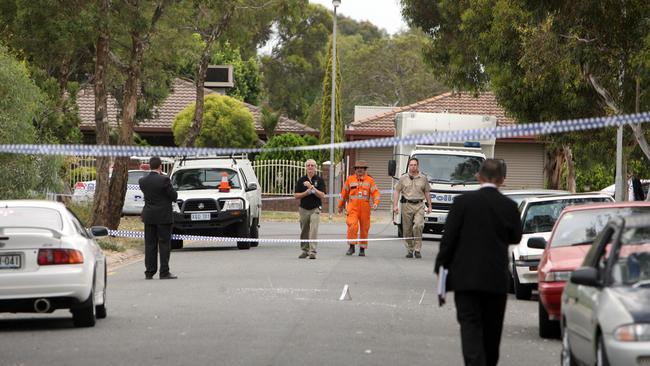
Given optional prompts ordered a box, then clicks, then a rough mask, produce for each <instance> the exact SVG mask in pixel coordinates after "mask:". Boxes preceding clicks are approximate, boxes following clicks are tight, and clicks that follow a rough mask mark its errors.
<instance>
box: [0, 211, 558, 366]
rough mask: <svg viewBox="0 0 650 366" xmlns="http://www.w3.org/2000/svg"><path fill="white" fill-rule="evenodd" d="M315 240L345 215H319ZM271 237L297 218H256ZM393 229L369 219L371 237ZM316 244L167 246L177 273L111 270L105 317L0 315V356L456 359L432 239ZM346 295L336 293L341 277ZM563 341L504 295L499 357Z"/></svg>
mask: <svg viewBox="0 0 650 366" xmlns="http://www.w3.org/2000/svg"><path fill="white" fill-rule="evenodd" d="M320 233H321V237H322V238H340V237H342V236H343V235H344V233H345V225H343V224H331V225H330V224H327V223H321V227H320ZM261 235H262V236H263V237H266V238H287V237H289V238H295V237H297V236H298V225H297V224H294V223H263V226H262V228H261ZM372 236H375V237H378V236H395V229H394V227H392V225H390V224H374V226H373V227H372V229H371V237H372ZM346 249H347V248H346V245H345V244H342V243H339V244H322V245H320V246H319V250H318V259H316V260H309V259H298V254H300V251H299V250H298V246H297V244H286V243H280V244H264V243H262V244H260V246H259V247H257V248H252V249H251V250H248V251H240V250H237V249H234V248H225V247H219V246H215V245H210V244H208V245H207V246H206V244H205V243H194V244H191V245H189V246H188V247H187V248H186V249H183V250H181V251H174V252H173V253H172V259H171V269H172V272H174V273H176V274H177V275H178V276H179V279H178V280H171V281H161V280H158V279H156V280H153V281H145V280H144V274H143V270H144V265H143V263H142V261H138V262H135V263H132V264H130V265H127V266H123V267H120V268H117V269H114V270H113V271H112V272H111V274H110V276H109V286H110V287H109V302H108V318H106V319H102V320H98V322H97V325H96V326H95V327H94V328H85V329H77V328H73V327H72V323H71V317H70V314H69V313H68V312H67V311H57V312H54V313H53V314H49V315H32V314H18V315H14V314H0V365H25V366H28V365H305V364H318V365H401V364H403V365H460V364H462V358H461V351H460V340H459V329H458V324H457V323H456V318H455V316H456V313H455V309H454V306H453V295H452V296H448V301H449V303H448V304H447V305H445V306H444V307H442V308H440V307H438V305H437V299H436V296H435V287H434V281H433V276H432V267H433V264H432V263H433V258H434V255H435V253H436V252H437V249H438V243H437V242H435V241H429V240H427V241H425V244H424V248H423V257H424V258H422V259H420V260H416V259H406V258H404V254H405V249H404V248H403V244H402V243H401V242H400V241H398V240H395V241H387V242H377V243H371V244H370V247H369V249H368V251H367V256H366V257H358V256H356V255H355V256H352V257H349V256H345V255H344V253H345V251H346ZM346 284H347V285H349V289H350V295H351V300H347V301H339V296H340V295H341V292H342V289H343V287H344V285H346ZM559 351H560V343H559V341H554V340H551V341H548V340H542V339H540V338H539V337H538V336H537V303H536V302H535V301H517V300H515V299H514V297H511V298H510V299H509V301H508V309H507V315H506V320H505V328H504V334H503V339H502V345H501V362H500V364H501V365H553V364H558V363H559Z"/></svg>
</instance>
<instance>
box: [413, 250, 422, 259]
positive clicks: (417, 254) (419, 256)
mask: <svg viewBox="0 0 650 366" xmlns="http://www.w3.org/2000/svg"><path fill="white" fill-rule="evenodd" d="M413 254H414V255H415V258H422V254H420V252H418V251H417V250H416V251H415V253H413Z"/></svg>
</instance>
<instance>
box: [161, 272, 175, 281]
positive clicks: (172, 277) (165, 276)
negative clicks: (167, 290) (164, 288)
mask: <svg viewBox="0 0 650 366" xmlns="http://www.w3.org/2000/svg"><path fill="white" fill-rule="evenodd" d="M177 278H178V277H177V276H176V275H175V274H173V273H171V272H169V273H166V274H161V275H160V279H161V280H175V279H177Z"/></svg>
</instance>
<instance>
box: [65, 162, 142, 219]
mask: <svg viewBox="0 0 650 366" xmlns="http://www.w3.org/2000/svg"><path fill="white" fill-rule="evenodd" d="M150 172H151V171H150V170H129V178H128V180H127V183H126V196H124V206H122V213H123V214H124V215H139V214H141V213H142V208H143V207H144V194H143V193H142V191H141V190H140V184H139V181H140V178H142V177H144V176H145V175H147V174H149V173H150ZM96 184H97V183H96V181H94V180H88V181H83V182H77V183H76V184H75V186H74V192H73V193H72V201H73V202H80V203H88V202H89V203H92V200H93V196H94V195H95V186H96Z"/></svg>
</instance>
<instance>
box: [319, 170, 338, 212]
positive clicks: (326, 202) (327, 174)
mask: <svg viewBox="0 0 650 366" xmlns="http://www.w3.org/2000/svg"><path fill="white" fill-rule="evenodd" d="M321 177H323V180H324V181H325V186H326V187H327V194H332V193H335V192H332V187H330V162H329V161H326V162H324V163H323V165H321ZM329 202H330V198H329V197H325V198H324V199H323V211H322V212H323V213H324V214H329V212H330V211H329V207H330V206H329ZM334 209H336V199H335V200H334Z"/></svg>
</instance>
